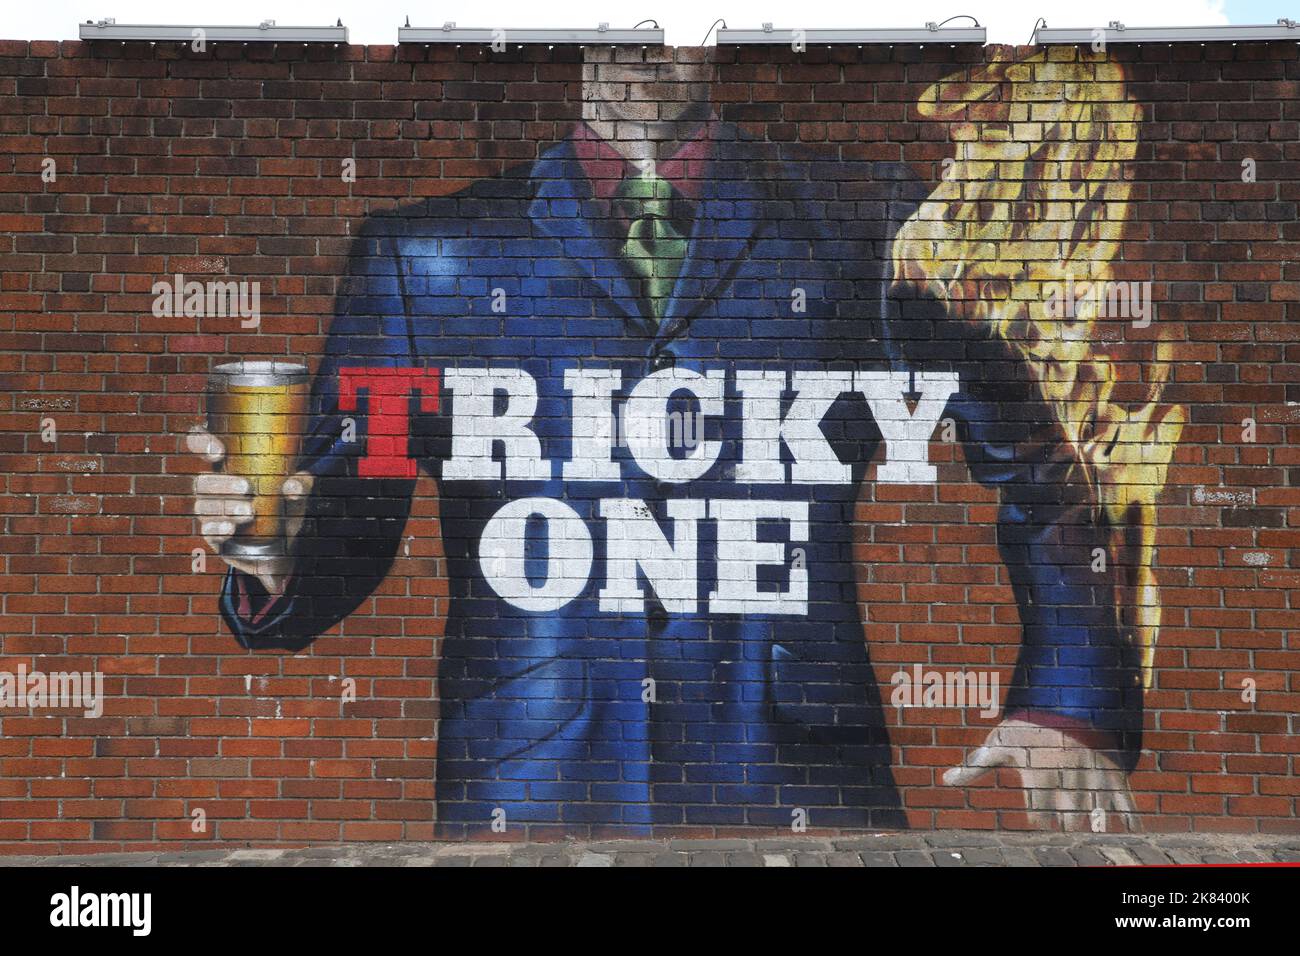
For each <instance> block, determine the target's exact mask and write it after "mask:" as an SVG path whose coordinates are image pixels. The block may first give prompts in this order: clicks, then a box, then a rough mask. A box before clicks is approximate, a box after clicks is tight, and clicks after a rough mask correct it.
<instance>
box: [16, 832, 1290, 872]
mask: <svg viewBox="0 0 1300 956" xmlns="http://www.w3.org/2000/svg"><path fill="white" fill-rule="evenodd" d="M1270 862H1272V863H1278V862H1297V863H1300V835H1297V836H1259V835H1252V836H1237V835H1227V834H1202V835H1189V834H1176V835H1175V834H1169V835H1138V836H1106V835H1094V834H1061V833H1054V834H1030V833H998V834H989V833H972V832H962V831H940V832H929V833H879V834H863V835H858V836H833V837H816V836H793V835H792V836H789V837H782V838H773V837H754V838H748V839H745V838H741V839H737V838H732V839H712V840H685V839H682V840H649V839H647V840H609V841H600V842H571V841H566V842H556V843H519V842H514V843H508V842H491V843H486V842H485V843H397V844H373V843H354V844H347V845H340V846H310V847H304V848H300V849H220V850H189V851H184V852H146V853H102V854H95V855H89V856H46V857H38V856H0V866H1136V865H1142V864H1165V865H1168V864H1171V863H1221V864H1228V863H1270Z"/></svg>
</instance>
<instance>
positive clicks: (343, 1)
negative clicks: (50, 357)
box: [0, 0, 1281, 46]
mask: <svg viewBox="0 0 1300 956" xmlns="http://www.w3.org/2000/svg"><path fill="white" fill-rule="evenodd" d="M2 6H3V11H2V12H0V37H2V38H4V39H26V40H32V39H45V40H66V39H72V38H73V37H75V36H76V29H77V28H76V25H77V23H79V22H83V21H85V20H98V19H100V18H102V17H106V16H111V17H114V18H115V19H116V20H117V22H118V23H184V24H212V23H232V24H255V23H259V22H261V21H262V20H265V19H267V18H272V19H274V20H276V21H277V22H278V23H280V24H284V25H295V26H298V25H321V24H326V23H333V22H334V21H335V20H336V19H338V18H342V20H343V23H344V24H345V25H347V26H348V28H349V29H350V31H351V39H352V42H354V43H393V42H395V41H396V38H397V28H398V26H400V25H401V24H402V23H403V22H404V20H405V18H406V15H407V14H408V13H409V14H410V15H411V23H412V25H413V26H441V24H442V21H443V20H456V21H457V22H458V23H459V25H460V26H465V27H545V26H552V27H559V26H563V27H587V26H590V27H595V26H596V24H597V23H599V22H601V21H607V22H609V24H610V25H611V26H615V27H630V26H631V25H632V24H633V23H635V22H636V21H637V20H639V19H642V18H646V17H653V18H655V19H657V20H658V21H659V23H660V24H661V25H662V26H663V27H664V28H665V29H666V30H667V31H668V42H669V43H673V44H677V45H681V46H694V45H696V44H698V43H699V42H700V40H701V38H702V37H703V36H704V33H705V31H706V30H707V29H708V28H709V25H710V24H711V23H712V22H713V21H714V20H716V19H717V18H719V17H723V18H725V19H726V21H727V23H728V24H730V25H731V26H733V27H746V28H757V27H758V26H760V25H761V24H762V23H763V22H764V21H770V22H772V23H774V24H776V25H777V26H778V27H781V28H794V27H805V28H809V27H812V28H816V27H823V28H825V27H873V26H875V27H896V26H909V27H920V26H922V25H923V24H924V23H925V21H927V20H935V21H938V20H943V19H944V18H946V17H948V16H952V15H954V14H958V13H969V14H973V15H974V16H976V17H978V18H979V21H980V23H981V24H983V25H984V26H986V27H988V29H989V39H990V41H991V42H994V43H1025V42H1027V41H1028V39H1029V35H1030V33H1031V31H1032V29H1033V26H1034V22H1035V21H1036V20H1037V19H1038V18H1039V17H1045V18H1046V19H1047V22H1048V23H1049V24H1050V25H1051V26H1054V27H1092V26H1105V25H1106V23H1107V22H1108V21H1110V20H1122V21H1123V22H1124V23H1125V24H1126V25H1128V26H1161V25H1178V24H1207V25H1208V24H1219V23H1227V22H1228V18H1227V16H1226V15H1225V14H1224V9H1223V7H1224V4H1223V0H1124V2H1114V0H1111V2H1108V3H1103V4H1096V5H1093V4H1086V5H1085V4H1080V3H1078V2H1077V0H1075V2H1068V0H959V2H956V3H953V2H951V0H948V2H945V3H933V2H926V3H922V4H909V3H901V4H888V5H885V4H880V5H876V4H860V5H853V4H848V3H845V0H802V2H800V3H798V4H791V3H790V2H789V0H642V2H641V3H638V4H628V3H626V2H625V0H601V2H597V0H564V2H563V3H562V4H540V3H537V2H536V0H495V2H493V3H462V4H457V3H442V4H437V5H433V4H429V3H425V2H417V0H334V2H333V3H328V2H327V3H321V2H320V0H221V2H220V3H215V2H210V0H202V2H195V0H37V2H26V0H5V3H4V4H3V5H2ZM1279 15H1281V14H1279ZM1270 22H1271V21H1270ZM710 42H711V41H710Z"/></svg>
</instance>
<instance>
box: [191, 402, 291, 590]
mask: <svg viewBox="0 0 1300 956" xmlns="http://www.w3.org/2000/svg"><path fill="white" fill-rule="evenodd" d="M185 441H186V445H187V447H188V448H189V450H190V452H191V453H192V454H195V455H199V456H200V457H202V458H203V459H204V461H206V462H208V463H209V464H210V465H211V466H212V469H213V470H212V471H210V472H205V473H203V474H200V475H198V476H196V477H195V479H194V513H195V515H197V516H198V519H199V533H200V534H202V535H203V540H204V541H206V542H207V544H208V547H210V548H211V549H212V550H213V551H214V552H215V553H216V554H219V555H221V559H222V560H223V561H225V562H226V563H227V564H229V565H230V566H231V567H232V568H235V569H236V570H238V571H243V572H244V573H245V574H251V575H252V576H253V577H255V578H257V580H258V581H260V582H261V584H262V587H264V588H266V590H267V593H269V594H283V593H284V585H285V582H286V581H287V580H288V578H289V575H290V574H291V573H292V571H293V559H292V558H260V559H251V558H234V557H229V556H227V555H224V554H222V552H221V546H222V545H223V544H225V542H226V541H227V540H228V539H229V538H231V537H233V536H234V534H235V532H236V531H238V530H239V527H240V526H241V525H245V524H247V523H248V522H250V521H252V520H253V504H252V501H253V499H252V488H251V486H250V485H249V482H248V481H247V479H244V478H240V477H239V476H238V475H226V474H222V473H221V471H220V468H221V463H222V461H223V460H224V459H225V457H226V449H225V447H224V446H223V445H222V444H221V441H220V440H219V439H218V438H216V436H214V435H212V434H210V433H209V432H207V431H206V430H204V429H202V428H195V429H194V430H193V431H191V432H190V433H189V434H188V435H187V436H186V439H185ZM314 481H315V478H314V477H313V476H312V475H310V474H308V473H307V472H299V473H297V474H293V475H290V476H289V477H288V478H286V479H285V480H284V483H283V484H281V486H280V493H281V494H282V495H283V496H284V501H285V503H284V514H285V534H286V535H287V536H288V538H289V540H291V541H292V540H293V539H294V538H296V537H297V536H298V533H299V532H300V531H301V530H302V526H303V519H304V517H305V515H306V511H307V497H308V496H309V495H310V494H311V488H312V484H313V482H314Z"/></svg>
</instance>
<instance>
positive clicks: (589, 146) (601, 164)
mask: <svg viewBox="0 0 1300 956" xmlns="http://www.w3.org/2000/svg"><path fill="white" fill-rule="evenodd" d="M713 127H714V123H713V122H712V121H709V122H706V123H701V124H700V127H699V129H697V130H696V131H695V133H694V134H693V135H692V136H691V138H690V139H688V140H686V141H684V142H683V143H682V144H681V145H680V146H679V147H678V149H677V151H676V152H675V153H673V154H672V155H671V156H669V157H668V158H667V159H661V160H659V162H657V163H656V164H655V171H656V172H657V173H658V175H659V176H662V177H663V178H664V179H666V180H668V181H669V182H670V183H672V184H673V188H674V189H676V190H677V191H678V192H679V193H681V194H682V195H683V196H685V197H686V198H687V199H699V198H700V187H701V185H702V183H703V179H704V175H705V167H706V166H707V164H708V161H709V158H710V157H711V156H712V154H713ZM571 138H572V140H573V149H574V153H575V154H576V155H577V157H578V162H579V163H581V164H582V171H583V173H584V174H586V177H587V179H588V181H590V183H591V189H592V193H593V194H594V195H595V196H596V197H597V198H599V199H612V198H613V196H614V193H615V191H616V190H617V189H618V184H619V183H620V182H622V180H623V178H624V177H625V176H628V175H629V174H633V173H635V172H636V168H635V167H634V166H633V165H632V164H631V163H629V162H628V161H627V160H626V159H624V158H623V157H622V156H621V155H620V154H619V152H618V151H617V150H616V149H614V147H613V146H610V145H609V143H607V142H605V141H604V140H603V139H601V138H600V137H599V136H598V135H597V134H596V131H595V130H593V129H592V128H591V127H590V126H588V125H587V124H586V123H579V124H578V125H577V127H576V128H575V129H574V131H573V135H572V137H571Z"/></svg>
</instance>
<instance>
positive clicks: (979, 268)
mask: <svg viewBox="0 0 1300 956" xmlns="http://www.w3.org/2000/svg"><path fill="white" fill-rule="evenodd" d="M1021 52H1022V53H1023V51H1021ZM713 70H714V67H713V66H712V65H711V64H710V63H707V62H691V61H690V60H689V59H688V58H681V59H679V60H677V61H672V60H671V58H670V59H666V60H664V61H662V62H658V61H654V58H653V57H652V58H651V59H650V60H649V61H636V62H616V61H615V57H613V56H612V55H611V53H610V51H609V50H596V49H588V51H587V53H586V60H585V62H584V64H583V85H582V108H583V120H582V122H579V123H577V124H576V125H575V126H574V128H573V130H572V133H571V134H570V135H569V136H568V137H567V138H565V139H563V140H562V141H560V142H558V143H557V144H555V145H554V146H552V147H550V148H548V149H547V150H546V151H545V152H544V153H543V154H542V155H541V157H540V159H538V160H537V161H536V162H535V163H532V164H530V165H526V166H523V167H521V168H518V169H515V170H513V171H510V172H507V173H505V174H503V175H500V176H494V177H491V178H487V179H483V180H481V181H478V182H475V183H473V184H472V185H469V186H468V187H466V188H464V189H461V190H460V191H458V192H454V193H451V194H448V195H440V196H435V197H433V198H429V199H426V200H421V201H416V202H410V203H407V204H402V205H398V206H397V207H396V208H394V209H392V210H390V211H385V212H376V213H373V214H371V215H369V216H368V217H366V218H365V219H364V221H363V222H362V223H361V224H360V226H359V231H357V232H356V234H355V240H354V242H353V246H352V252H351V255H350V256H349V259H348V274H347V275H346V276H344V277H341V280H340V288H339V292H338V295H337V300H336V304H335V310H334V315H333V319H332V325H331V326H330V331H329V336H328V341H327V344H326V347H325V352H324V354H323V355H322V356H320V357H319V359H317V357H314V356H313V357H309V361H307V362H305V363H304V364H302V365H298V364H295V363H293V362H289V361H279V362H245V361H240V360H239V357H237V356H236V357H232V358H231V359H230V361H229V362H228V363H227V364H224V365H222V366H220V367H218V368H217V369H216V370H215V371H214V372H213V375H212V381H211V385H210V387H209V392H208V395H207V414H208V424H207V428H206V429H202V430H199V431H196V432H195V433H194V434H193V435H192V436H191V439H190V447H191V449H192V450H193V451H194V452H196V453H198V454H201V455H203V456H204V457H205V458H206V459H207V461H208V462H210V463H211V469H210V471H208V472H207V473H204V474H201V475H199V476H198V478H197V479H196V482H195V492H196V504H195V508H196V512H197V514H198V516H199V519H200V524H201V530H202V533H203V535H204V537H205V538H206V540H207V541H208V543H209V544H210V545H211V547H212V548H213V549H215V550H217V551H218V552H219V553H220V554H221V555H222V556H223V558H224V559H225V561H226V563H227V564H228V565H229V566H230V570H229V573H228V575H227V577H226V580H225V584H224V588H223V592H222V596H221V612H222V615H223V617H224V619H225V621H226V623H227V625H228V626H229V629H230V630H231V632H233V635H234V638H235V639H237V640H238V641H239V643H240V644H242V645H243V646H244V647H247V648H253V649H279V650H282V651H287V652H292V651H298V650H301V649H303V648H305V647H306V646H307V645H308V644H310V643H311V642H312V641H313V640H314V639H315V638H316V637H317V636H319V635H321V634H323V633H324V632H326V631H328V630H329V629H330V628H332V627H333V626H334V625H336V624H337V623H338V622H340V621H341V620H343V619H344V618H346V617H347V616H348V615H349V614H350V613H352V612H353V611H354V610H355V609H357V608H358V607H359V606H360V605H361V604H362V602H364V601H365V600H366V599H367V598H368V597H369V596H370V595H371V594H372V593H373V592H374V590H375V589H376V587H377V586H378V585H379V584H380V583H381V582H382V581H383V580H384V578H385V576H386V574H387V572H388V571H389V569H390V567H391V566H392V564H393V561H394V558H395V556H396V555H397V554H398V551H399V549H401V548H402V547H403V541H404V529H405V526H406V521H407V517H408V514H409V512H410V509H411V500H412V495H413V492H414V488H415V484H416V481H417V478H418V475H419V473H420V472H423V473H424V474H426V475H428V476H431V477H433V478H434V479H436V482H437V493H438V502H439V525H440V529H441V540H442V546H443V549H444V551H445V557H446V560H445V568H446V579H447V586H448V588H449V593H450V601H449V603H448V610H447V614H446V623H445V636H444V638H443V641H442V643H441V657H440V663H439V672H438V699H439V707H440V710H439V721H438V731H437V737H438V747H437V767H436V800H437V814H438V819H439V821H440V822H441V823H444V824H455V825H466V826H471V827H474V826H482V827H493V826H496V827H500V826H501V825H503V824H507V823H508V824H557V825H606V824H608V825H624V826H636V827H647V826H653V825H680V824H686V825H691V824H699V825H725V824H742V823H748V824H765V825H772V826H781V827H788V826H791V825H792V823H794V824H795V825H797V826H798V825H801V824H806V825H809V826H870V827H883V826H905V825H906V823H907V818H906V816H905V813H904V806H903V802H902V801H901V799H900V787H899V785H898V783H897V781H896V774H895V770H896V767H895V763H896V761H895V758H894V756H893V755H892V753H891V741H890V736H889V729H888V727H887V721H886V719H885V712H886V709H887V708H889V707H890V706H891V705H892V706H900V701H899V699H894V698H901V697H907V696H909V695H915V698H916V700H917V701H919V700H921V699H922V698H923V697H924V698H925V699H927V700H928V699H929V695H930V694H935V695H942V694H945V693H953V692H955V691H966V690H969V691H970V692H971V693H972V694H975V693H981V694H983V693H986V692H988V693H989V694H990V696H989V697H988V699H987V700H985V701H984V703H985V705H986V707H987V714H989V715H992V716H996V718H997V720H996V721H995V722H994V723H993V724H992V725H991V727H990V730H989V733H988V736H987V739H986V740H985V741H984V742H983V745H982V746H978V747H972V748H970V749H969V751H968V752H967V753H966V754H965V757H964V760H963V761H962V762H961V764H960V765H959V766H956V767H953V768H952V769H950V770H949V771H948V772H947V773H946V774H945V775H944V777H943V781H944V783H945V784H946V785H947V786H949V787H952V788H963V787H968V786H970V785H972V784H975V783H977V782H978V781H980V780H981V779H982V778H984V777H985V775H986V774H988V773H989V772H990V771H993V770H994V769H995V768H998V767H1003V766H1006V767H1013V768H1015V769H1017V771H1018V778H1019V785H1020V787H1021V788H1022V791H1023V796H1024V801H1025V806H1026V808H1027V809H1029V810H1030V811H1031V812H1030V817H1031V820H1033V821H1034V822H1035V823H1036V824H1038V825H1041V826H1053V825H1066V826H1089V825H1094V824H1095V820H1096V815H1097V814H1098V813H1100V814H1103V815H1106V817H1107V821H1108V822H1107V824H1106V825H1107V826H1108V827H1109V828H1111V829H1120V828H1123V827H1125V826H1127V827H1133V826H1135V825H1136V821H1135V820H1134V818H1133V816H1132V814H1133V810H1134V807H1133V801H1132V798H1131V795H1130V793H1129V787H1128V783H1127V775H1128V773H1129V772H1130V771H1131V770H1132V769H1133V767H1134V765H1135V763H1136V762H1137V760H1138V758H1139V756H1140V753H1141V749H1142V727H1143V689H1144V675H1149V674H1150V671H1151V666H1152V656H1151V655H1152V648H1153V646H1154V644H1155V641H1156V636H1157V629H1158V625H1159V619H1160V604H1159V596H1158V593H1157V589H1156V585H1155V577H1154V571H1153V560H1152V549H1153V546H1154V533H1155V519H1154V502H1155V496H1156V494H1157V493H1158V492H1159V490H1160V488H1161V487H1162V485H1163V483H1164V478H1165V470H1166V467H1167V465H1168V463H1169V460H1170V456H1171V454H1172V451H1173V448H1174V446H1175V444H1176V442H1177V440H1178V437H1179V431H1180V427H1181V424H1182V422H1183V418H1184V412H1183V411H1182V409H1181V408H1179V407H1178V406H1176V405H1171V404H1169V403H1167V402H1165V401H1164V400H1163V396H1162V386H1163V383H1164V382H1165V380H1166V378H1167V372H1168V368H1169V363H1170V361H1171V360H1172V358H1173V356H1172V355H1171V354H1170V353H1169V350H1168V348H1169V347H1168V346H1166V345H1164V344H1162V343H1159V342H1157V341H1156V339H1155V336H1154V335H1152V336H1150V337H1146V338H1144V337H1142V336H1138V337H1137V339H1138V340H1137V341H1136V342H1134V341H1129V340H1128V339H1127V338H1126V332H1127V330H1128V329H1130V328H1137V329H1142V328H1145V326H1144V325H1143V323H1142V314H1143V313H1142V310H1143V309H1148V310H1149V308H1150V299H1149V295H1147V296H1146V297H1145V299H1144V296H1143V293H1142V290H1141V289H1139V288H1137V287H1136V286H1137V284H1136V283H1134V284H1133V287H1132V288H1131V287H1130V285H1129V284H1128V283H1125V282H1122V281H1119V280H1118V279H1117V278H1116V275H1115V272H1114V270H1113V263H1114V262H1115V260H1116V258H1117V254H1118V249H1119V246H1120V231H1121V229H1122V227H1123V225H1124V222H1125V220H1126V219H1127V218H1128V217H1129V215H1130V210H1129V186H1128V180H1127V177H1126V169H1125V165H1126V163H1127V162H1129V161H1131V160H1132V158H1133V156H1134V151H1135V148H1136V139H1137V136H1136V124H1137V123H1138V121H1139V118H1140V117H1139V111H1140V108H1139V106H1138V105H1136V104H1135V103H1134V102H1133V101H1132V100H1131V99H1130V98H1129V96H1128V94H1127V93H1126V90H1125V78H1124V75H1123V72H1122V69H1121V67H1120V66H1118V65H1116V64H1112V63H1108V62H1106V61H1105V59H1104V58H1087V57H1086V55H1085V59H1084V60H1082V61H1080V62H1048V61H1047V60H1046V59H1044V58H1043V57H1042V56H1041V55H1040V54H1032V55H1027V56H1022V57H1021V58H1019V59H1015V60H1005V61H997V62H993V63H991V64H990V65H987V66H983V67H980V68H977V69H972V70H967V71H962V72H960V73H957V74H955V75H954V76H952V77H951V78H949V79H944V80H941V81H939V82H937V83H935V84H933V85H932V86H930V87H929V88H927V89H925V90H924V92H923V93H922V94H921V96H920V99H919V102H917V103H916V104H915V110H916V111H917V113H918V114H919V116H920V117H922V118H923V119H924V120H926V121H928V122H930V123H931V124H934V125H936V126H938V127H941V128H943V129H944V130H945V131H946V133H945V135H946V137H947V139H948V142H949V143H951V144H952V146H951V149H952V151H953V152H954V154H955V156H954V159H953V160H952V161H950V162H947V163H945V164H944V176H943V179H942V180H941V181H939V182H927V181H923V180H922V179H920V178H918V176H917V175H916V173H915V172H914V171H913V169H912V168H911V167H909V166H907V165H905V164H902V163H896V162H887V161H879V162H868V161H861V162H850V161H844V160H841V159H838V158H835V157H833V156H829V157H828V156H827V155H826V154H824V153H819V152H818V151H817V150H816V149H813V148H809V149H807V150H801V149H799V148H796V147H793V146H789V145H786V144H781V145H777V144H774V143H772V142H769V141H767V140H765V139H764V138H763V137H761V136H754V135H752V134H751V133H750V132H749V131H748V130H747V129H746V126H745V124H744V123H743V122H742V123H736V122H732V121H731V120H729V119H728V117H727V115H726V110H725V109H724V108H723V107H722V106H721V105H720V104H718V103H717V102H716V101H715V98H714V96H713V93H712V91H713V89H714V83H715V80H716V77H715V76H714V75H713ZM1112 319H1122V321H1114V322H1112V321H1111V320H1112ZM1130 348H1146V349H1148V350H1150V354H1149V355H1148V356H1147V360H1146V361H1143V362H1140V363H1133V362H1129V361H1126V360H1125V359H1124V358H1123V357H1122V356H1123V355H1124V354H1125V352H1124V350H1125V349H1130ZM309 365H311V366H314V367H315V368H314V372H312V373H310V374H309V372H308V366H309ZM1135 368H1136V369H1138V371H1137V372H1136V373H1135V372H1134V371H1133V369H1135ZM937 441H948V442H952V443H954V444H955V445H956V446H958V447H959V448H960V452H961V455H962V456H963V458H964V461H965V463H966V466H967V467H968V468H969V471H970V475H971V476H972V477H973V478H974V479H975V480H976V481H977V482H978V483H980V484H981V485H984V486H986V487H987V488H989V489H992V490H993V491H994V492H995V493H996V495H997V500H998V508H999V510H998V517H997V541H998V548H999V553H1000V556H1001V560H1002V563H1003V566H1004V568H1005V571H1006V573H1007V575H1008V577H1009V580H1010V581H1011V584H1012V587H1013V589H1014V594H1015V599H1016V604H1017V608H1018V613H1019V626H1020V631H1021V641H1020V646H1019V651H1018V659H1017V663H1016V666H1015V670H1014V676H1013V678H1012V680H1011V681H1010V683H1009V686H1007V687H1005V688H1003V689H1002V691H1001V692H999V689H998V687H997V686H996V682H995V683H994V686H993V687H992V688H991V689H990V688H985V687H979V688H976V687H975V686H974V684H971V685H969V686H968V685H966V684H964V683H962V679H961V678H959V680H958V681H957V682H955V683H954V682H952V681H949V682H948V683H947V684H940V683H937V682H935V681H933V680H932V679H931V678H930V677H929V676H927V675H923V674H920V673H917V674H916V675H915V677H913V676H912V675H910V674H908V673H906V672H900V674H899V675H896V676H897V680H894V681H891V685H890V686H887V687H885V688H884V690H883V692H882V689H881V686H880V683H879V681H878V680H877V676H876V672H875V671H874V670H873V666H872V662H871V659H870V654H869V644H868V642H867V640H865V639H864V627H863V625H864V607H863V603H862V602H861V601H860V593H859V585H860V583H861V580H862V575H863V574H864V570H863V562H862V561H860V560H858V559H857V558H856V557H855V534H854V528H855V524H856V523H857V520H858V519H857V517H856V514H857V511H856V509H857V508H858V506H859V504H860V501H861V500H862V498H863V496H864V494H869V493H870V489H871V488H873V487H877V486H884V485H924V484H927V483H933V482H934V481H935V466H934V464H933V463H932V462H931V459H930V454H931V445H932V442H937ZM886 694H892V695H894V696H893V697H891V698H890V699H885V695H886Z"/></svg>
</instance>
